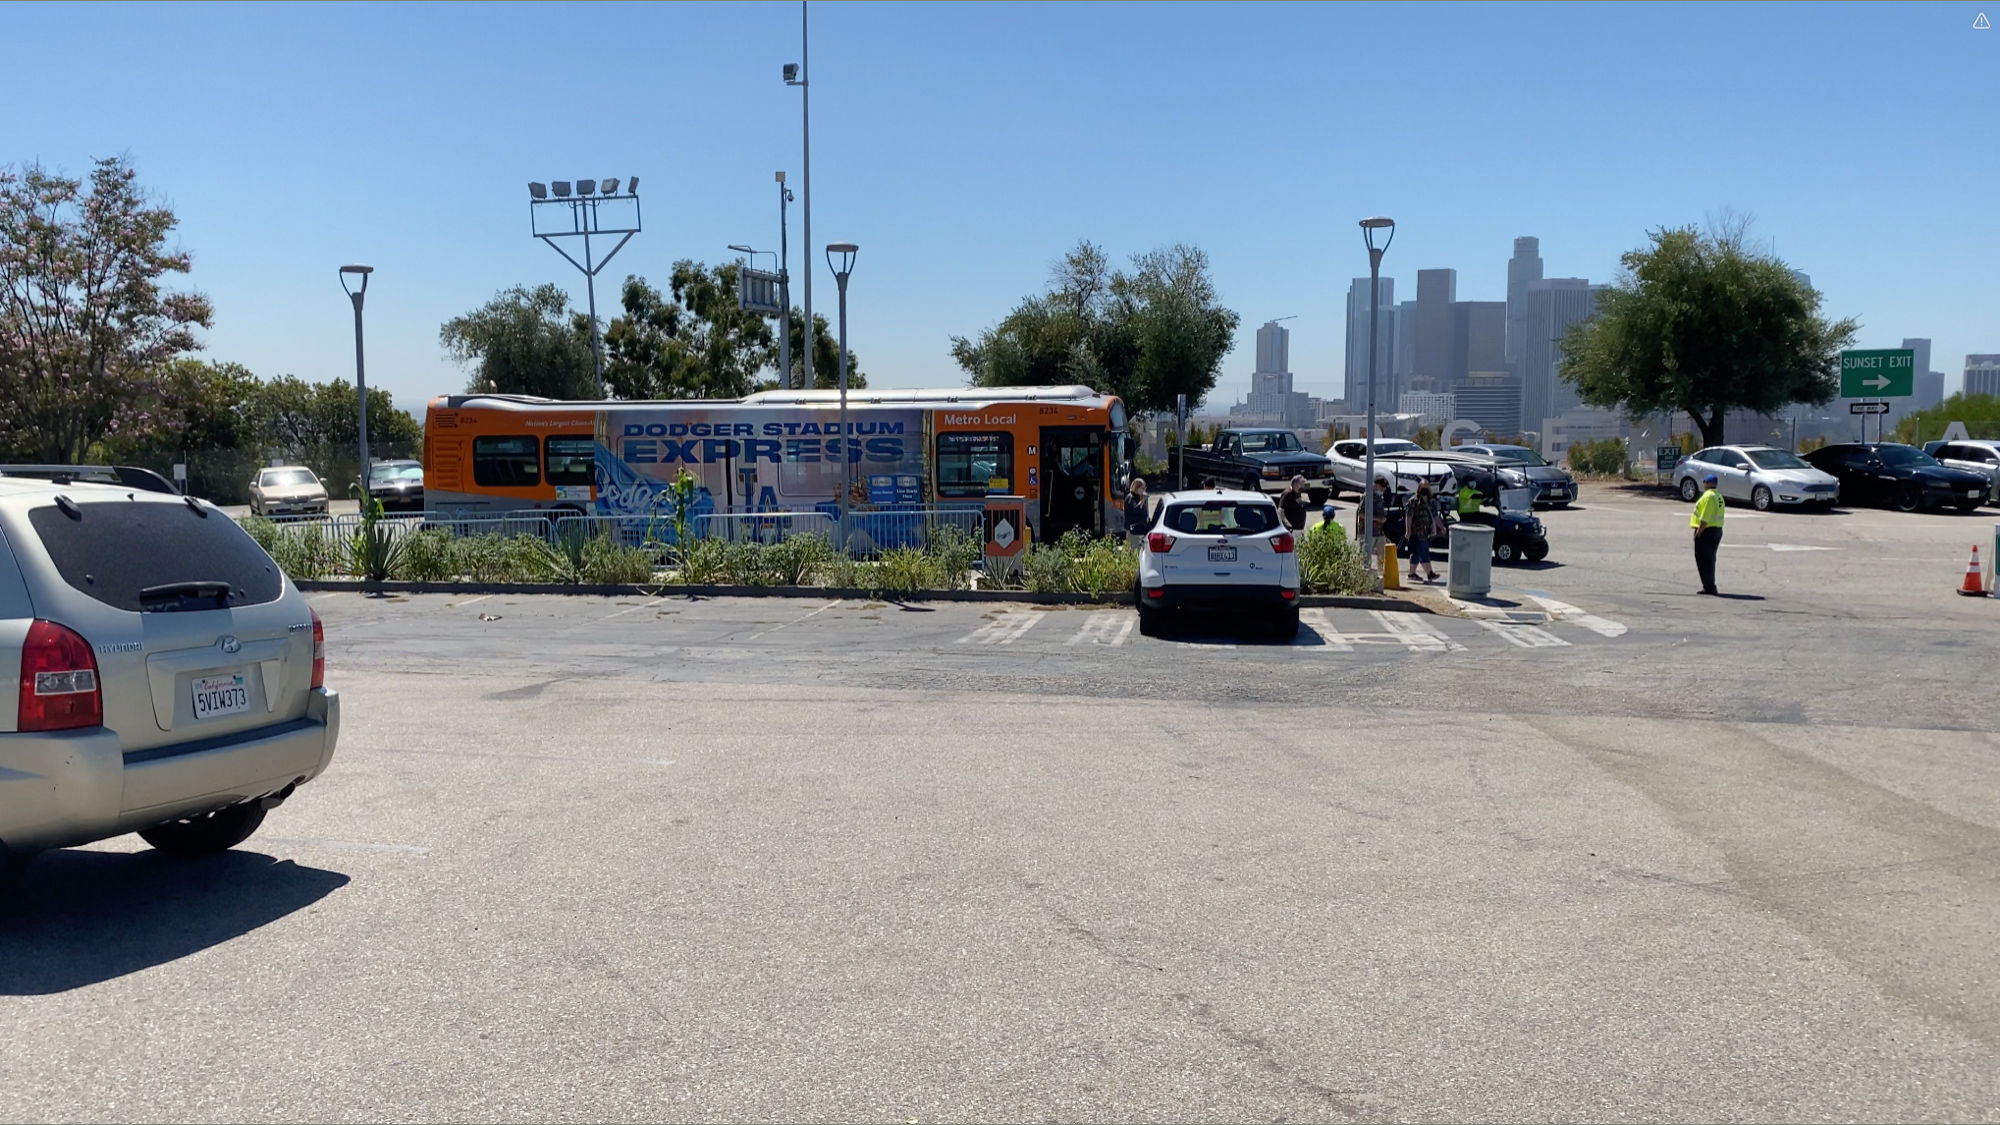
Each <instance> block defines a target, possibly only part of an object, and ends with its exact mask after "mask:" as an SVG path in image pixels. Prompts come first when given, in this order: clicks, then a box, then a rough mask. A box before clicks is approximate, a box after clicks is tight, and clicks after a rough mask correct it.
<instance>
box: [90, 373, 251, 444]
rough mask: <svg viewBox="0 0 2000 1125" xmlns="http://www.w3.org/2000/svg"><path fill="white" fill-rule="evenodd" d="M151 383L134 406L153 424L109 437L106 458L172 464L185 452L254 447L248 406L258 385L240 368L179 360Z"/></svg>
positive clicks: (106, 440)
mask: <svg viewBox="0 0 2000 1125" xmlns="http://www.w3.org/2000/svg"><path fill="white" fill-rule="evenodd" d="M148 383H149V384H150V386H149V389H148V390H147V391H146V392H145V393H144V394H142V395H141V396H140V397H139V399H138V400H137V401H136V403H135V406H136V408H137V410H138V411H140V412H143V413H145V414H146V415H148V416H150V417H151V418H152V419H153V424H152V425H151V426H150V427H148V428H146V429H144V430H140V429H136V428H131V427H124V428H120V429H119V430H118V431H116V432H113V433H111V434H108V435H106V437H105V438H104V440H103V442H102V443H101V448H102V451H103V455H104V457H106V458H108V459H110V460H113V461H117V462H120V463H132V464H152V463H155V462H160V461H166V462H168V463H171V460H172V456H173V455H174V454H176V453H180V452H182V451H185V450H190V449H234V448H237V447H238V446H241V445H246V444H254V443H255V442H256V439H257V436H258V435H257V432H256V430H255V429H254V427H253V425H252V423H251V416H250V409H249V406H250V403H251V400H252V399H253V398H254V397H255V396H256V394H257V391H258V388H259V386H260V384H259V383H258V382H257V377H256V376H255V375H252V374H251V373H250V369H249V368H247V367H244V366H243V365H242V364H240V363H218V362H213V361H204V360H198V359H191V358H183V359H177V360H174V361H173V362H172V363H169V364H167V365H165V367H163V368H162V369H161V370H159V371H158V372H156V373H155V374H154V375H153V377H152V378H151V379H149V380H148Z"/></svg>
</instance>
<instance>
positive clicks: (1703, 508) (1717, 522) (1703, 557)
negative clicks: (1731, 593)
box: [1688, 473, 1723, 594]
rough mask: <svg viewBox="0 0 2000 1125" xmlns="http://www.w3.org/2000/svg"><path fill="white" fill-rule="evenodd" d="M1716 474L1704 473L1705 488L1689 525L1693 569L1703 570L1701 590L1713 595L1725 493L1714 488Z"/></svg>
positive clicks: (1695, 504) (1702, 479)
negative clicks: (1692, 530) (1691, 538)
mask: <svg viewBox="0 0 2000 1125" xmlns="http://www.w3.org/2000/svg"><path fill="white" fill-rule="evenodd" d="M1716 483H1717V481H1716V476H1715V474H1714V473H1705V474H1703V475H1702V478H1701V487H1702V489H1703V491H1702V494H1701V497H1700V499H1698V500H1696V501H1695V502H1694V515H1693V516H1691V517H1689V519H1688V526H1690V527H1692V528H1694V568H1695V570H1697V571H1699V572H1700V573H1701V592H1702V593H1704V594H1714V593H1718V592H1719V591H1717V590H1716V588H1715V552H1716V549H1717V548H1718V547H1721V546H1722V510H1723V503H1722V493H1720V492H1717V491H1716V490H1715V486H1716Z"/></svg>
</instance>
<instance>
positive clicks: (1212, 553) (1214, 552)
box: [1208, 545, 1236, 562]
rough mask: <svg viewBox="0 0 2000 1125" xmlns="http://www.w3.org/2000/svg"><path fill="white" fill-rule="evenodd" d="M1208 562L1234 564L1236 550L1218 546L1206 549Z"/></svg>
mask: <svg viewBox="0 0 2000 1125" xmlns="http://www.w3.org/2000/svg"><path fill="white" fill-rule="evenodd" d="M1208 561H1209V562H1235V561H1236V548H1234V547H1227V546H1220V545H1218V546H1214V547H1210V548H1209V549H1208Z"/></svg>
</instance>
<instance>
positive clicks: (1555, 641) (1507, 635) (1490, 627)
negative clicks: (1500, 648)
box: [1479, 620, 1569, 648]
mask: <svg viewBox="0 0 2000 1125" xmlns="http://www.w3.org/2000/svg"><path fill="white" fill-rule="evenodd" d="M1479 624H1480V625H1481V626H1482V627H1484V628H1485V629H1486V631H1487V632H1489V633H1492V634H1494V635H1495V636H1497V637H1499V638H1501V639H1502V640H1504V641H1506V642H1507V643H1508V644H1510V645H1514V646H1516V647H1519V648H1567V647H1569V642H1568V641H1566V640H1563V639H1562V638H1561V637H1558V636H1556V635H1555V634H1554V633H1551V632H1549V631H1548V630H1547V629H1543V628H1541V627H1539V626H1535V625H1524V624H1522V623H1521V622H1518V621H1491V620H1482V621H1480V622H1479Z"/></svg>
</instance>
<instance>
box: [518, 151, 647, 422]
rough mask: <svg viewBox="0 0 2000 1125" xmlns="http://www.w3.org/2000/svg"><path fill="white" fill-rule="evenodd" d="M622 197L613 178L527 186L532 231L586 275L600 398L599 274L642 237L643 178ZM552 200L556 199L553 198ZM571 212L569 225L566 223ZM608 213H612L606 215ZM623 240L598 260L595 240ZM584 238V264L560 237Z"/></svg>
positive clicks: (633, 180)
mask: <svg viewBox="0 0 2000 1125" xmlns="http://www.w3.org/2000/svg"><path fill="white" fill-rule="evenodd" d="M624 186H625V191H624V193H623V194H620V193H619V190H618V188H619V184H618V179H617V177H615V176H614V177H612V178H611V179H608V180H603V181H598V180H577V181H575V182H574V183H572V182H571V181H569V180H555V181H552V182H550V183H546V184H544V183H541V182H539V181H537V182H535V183H531V184H529V185H528V230H529V232H530V233H532V234H533V235H534V236H535V237H536V238H539V239H541V240H542V241H543V242H546V243H548V244H549V245H550V246H552V247H554V248H555V252H556V253H558V254H561V255H562V256H563V260H564V261H566V262H568V263H569V264H570V265H572V266H575V267H576V268H577V269H578V270H581V271H582V272H583V284H584V290H585V292H586V293H587V294H588V299H589V302H590V363H591V370H592V372H593V373H594V374H595V376H596V379H597V394H598V397H600V398H601V397H603V395H604V339H603V334H602V332H601V330H600V329H599V328H598V325H597V275H598V274H599V273H601V272H603V270H604V267H605V266H607V265H610V264H611V259H613V258H615V257H617V256H618V251H620V250H622V249H624V248H625V244H626V243H627V242H630V241H632V236H633V235H635V234H638V233H639V177H637V176H631V177H628V178H627V179H626V180H625V185H624ZM552 197H553V198H552ZM565 211H566V212H568V218H569V221H568V222H567V223H564V222H563V220H562V214H563V212H565ZM607 211H608V212H609V214H608V215H607V214H606V212H607ZM612 235H616V236H618V243H617V245H615V246H613V247H612V248H611V250H610V252H609V253H607V254H605V255H604V256H603V257H602V258H599V257H597V256H596V247H594V246H592V245H591V241H590V240H591V239H592V238H608V237H611V236H612ZM566 238H581V239H582V240H583V260H582V261H580V262H579V261H577V260H576V256H575V255H573V254H571V253H570V252H569V251H568V250H567V249H564V247H563V244H562V243H561V242H560V241H558V240H559V239H566Z"/></svg>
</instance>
